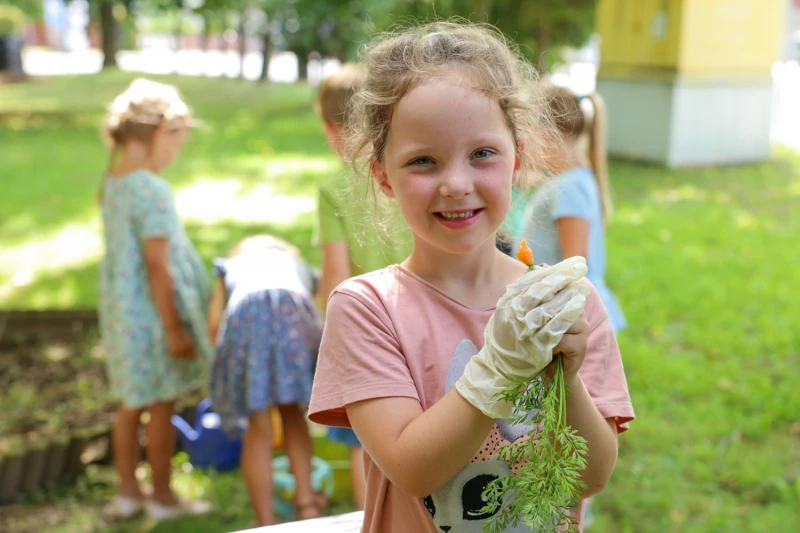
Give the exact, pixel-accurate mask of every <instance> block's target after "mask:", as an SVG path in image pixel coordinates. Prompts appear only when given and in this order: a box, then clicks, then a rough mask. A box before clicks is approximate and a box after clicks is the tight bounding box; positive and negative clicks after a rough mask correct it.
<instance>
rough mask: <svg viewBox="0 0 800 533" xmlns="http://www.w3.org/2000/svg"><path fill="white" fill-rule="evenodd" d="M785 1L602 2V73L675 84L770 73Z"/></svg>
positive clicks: (599, 14)
mask: <svg viewBox="0 0 800 533" xmlns="http://www.w3.org/2000/svg"><path fill="white" fill-rule="evenodd" d="M784 9H785V2H784V0H598V5H597V29H598V33H599V34H600V37H601V47H602V48H601V65H600V72H599V75H600V76H609V77H621V78H630V77H633V78H650V79H659V78H661V79H669V78H674V77H675V76H677V75H686V76H690V77H693V76H699V77H707V76H715V75H719V74H730V75H734V76H736V75H753V74H762V73H767V72H769V70H770V69H771V68H772V65H773V63H774V62H775V61H776V60H777V58H778V56H779V53H780V43H781V42H782V41H781V37H782V33H783V31H784V26H785V24H783V16H784Z"/></svg>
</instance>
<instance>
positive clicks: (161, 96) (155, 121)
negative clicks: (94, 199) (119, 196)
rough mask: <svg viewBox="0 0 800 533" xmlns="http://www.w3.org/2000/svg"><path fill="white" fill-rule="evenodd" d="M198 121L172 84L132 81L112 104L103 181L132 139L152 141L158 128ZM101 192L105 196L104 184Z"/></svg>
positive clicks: (105, 131)
mask: <svg viewBox="0 0 800 533" xmlns="http://www.w3.org/2000/svg"><path fill="white" fill-rule="evenodd" d="M191 125H196V121H193V120H192V113H191V111H190V109H189V106H187V105H186V103H185V102H184V101H183V98H181V95H180V93H179V92H178V89H176V88H175V87H173V86H172V85H166V84H164V83H158V82H155V81H151V80H147V79H144V78H139V79H136V80H134V81H133V82H131V84H130V85H129V86H128V88H127V89H125V91H124V92H122V94H120V95H119V96H117V97H116V98H115V99H114V101H113V102H111V105H110V106H109V107H108V113H107V115H106V119H105V122H104V123H103V138H104V140H105V141H106V144H108V146H109V155H108V163H107V165H106V169H105V172H104V174H103V182H105V178H106V176H107V175H108V174H109V173H110V172H111V169H112V167H113V166H114V163H115V162H116V160H117V158H118V157H119V155H120V153H121V151H122V148H123V147H124V146H125V144H126V143H128V142H130V141H136V142H140V143H142V144H145V145H149V144H150V143H151V142H152V140H153V137H154V136H155V133H156V131H157V130H158V128H160V127H162V126H165V127H167V128H168V129H177V128H181V127H183V126H191ZM100 188H101V190H100V191H99V196H100V197H102V185H101V187H100Z"/></svg>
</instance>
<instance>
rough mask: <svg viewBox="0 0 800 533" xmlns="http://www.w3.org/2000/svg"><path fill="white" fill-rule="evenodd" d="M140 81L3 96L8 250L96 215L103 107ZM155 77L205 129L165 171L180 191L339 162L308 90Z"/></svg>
mask: <svg viewBox="0 0 800 533" xmlns="http://www.w3.org/2000/svg"><path fill="white" fill-rule="evenodd" d="M133 77H134V76H133V75H124V74H121V73H110V74H108V75H105V74H104V75H101V76H83V77H72V78H67V79H63V80H44V81H42V82H40V83H36V82H34V83H32V84H25V85H26V87H25V89H26V90H25V91H22V89H21V88H20V89H18V90H17V88H15V91H12V90H10V89H7V88H2V87H0V146H2V147H3V159H2V161H0V174H2V175H3V176H6V177H8V176H10V177H12V178H13V179H4V180H0V213H2V214H3V216H2V219H1V220H0V240H2V241H3V242H4V244H5V245H7V246H8V245H13V244H18V243H21V242H24V241H25V240H26V239H29V238H30V237H31V236H42V235H43V234H47V233H49V232H53V231H55V230H57V229H58V228H60V227H61V226H63V225H64V224H65V223H67V222H83V221H87V220H90V219H91V218H93V217H95V216H97V202H96V194H97V190H98V187H99V184H100V181H101V175H102V173H103V171H104V168H105V166H106V164H107V159H108V153H107V150H106V148H105V147H104V146H103V144H102V142H101V135H100V131H101V127H100V126H101V124H102V118H103V112H104V111H103V108H104V106H105V104H106V103H107V102H108V101H109V100H110V99H111V98H112V97H113V96H114V94H116V93H117V92H119V91H121V90H122V89H123V88H124V87H125V86H126V85H127V83H128V82H129V81H130V79H132V78H133ZM155 78H157V79H165V80H166V81H168V82H170V83H177V84H178V85H179V87H180V88H181V89H182V90H183V92H184V94H185V95H186V97H187V101H188V102H189V103H190V105H191V106H192V107H193V109H194V110H195V112H196V114H197V115H198V116H199V117H200V118H201V119H202V120H203V121H204V122H205V124H206V126H205V127H204V128H202V129H199V130H196V131H194V132H193V134H192V135H191V136H190V139H189V141H188V142H187V144H186V146H185V148H184V150H183V152H182V154H181V156H180V158H179V159H178V161H176V163H175V164H174V165H173V166H171V167H170V168H168V169H167V170H166V172H165V177H166V178H167V179H168V180H169V181H170V182H171V183H173V184H174V185H175V186H177V187H180V186H182V185H186V184H189V183H192V182H193V181H195V180H197V179H200V178H206V179H214V178H231V177H233V178H236V179H241V180H243V181H245V182H250V181H259V180H263V179H265V174H266V171H267V169H268V168H269V166H270V164H271V163H272V162H273V161H277V160H280V159H281V158H285V157H287V156H289V157H293V158H298V159H303V158H314V157H323V158H331V157H332V156H331V151H330V149H329V147H328V146H327V143H326V142H325V138H324V135H323V133H322V128H321V126H320V123H319V118H318V117H317V116H316V115H315V114H314V112H313V110H312V100H313V94H312V91H311V89H310V88H309V87H307V86H303V85H296V86H287V85H274V86H264V85H259V84H253V83H242V82H240V81H237V80H225V79H213V80H212V79H203V78H188V79H186V78H180V77H166V78H160V77H155ZM28 93H30V94H28ZM87 93H88V95H91V96H87ZM4 99H5V100H6V101H5V102H2V100H4ZM9 100H10V101H11V102H10V103H9ZM286 185H289V186H291V183H287V184H286ZM281 192H284V193H287V194H291V193H292V192H291V189H289V190H283V191H281Z"/></svg>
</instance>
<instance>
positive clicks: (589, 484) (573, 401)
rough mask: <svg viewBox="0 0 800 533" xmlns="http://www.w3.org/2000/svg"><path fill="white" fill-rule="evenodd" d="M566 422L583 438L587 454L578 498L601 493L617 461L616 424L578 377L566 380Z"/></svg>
mask: <svg viewBox="0 0 800 533" xmlns="http://www.w3.org/2000/svg"><path fill="white" fill-rule="evenodd" d="M567 387H569V391H570V392H569V395H568V396H567V424H569V425H570V426H572V428H573V429H574V430H575V431H577V432H578V434H579V435H580V436H581V437H583V438H584V439H586V445H587V447H588V449H589V453H588V455H587V457H586V470H584V471H583V475H582V476H581V480H582V481H583V482H584V483H585V484H586V488H585V489H583V491H582V492H581V495H580V497H581V498H588V497H590V496H592V495H593V494H597V493H598V492H601V491H602V490H603V489H604V488H605V487H606V485H607V484H608V481H609V479H611V474H612V473H613V472H614V466H615V465H616V464H617V423H616V421H615V420H614V419H613V418H612V419H609V420H607V419H605V418H603V415H601V414H600V411H598V410H597V407H596V406H595V404H594V401H592V397H591V396H589V392H588V391H587V390H586V386H585V385H584V384H583V380H582V379H581V378H580V376H578V375H575V376H574V377H572V378H568V379H567Z"/></svg>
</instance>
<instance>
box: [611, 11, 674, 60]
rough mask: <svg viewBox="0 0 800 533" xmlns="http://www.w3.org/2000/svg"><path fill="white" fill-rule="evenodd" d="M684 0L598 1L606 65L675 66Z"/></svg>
mask: <svg viewBox="0 0 800 533" xmlns="http://www.w3.org/2000/svg"><path fill="white" fill-rule="evenodd" d="M682 8H683V0H666V1H665V0H598V2H597V29H598V33H599V34H600V38H601V43H602V44H601V46H602V54H601V59H602V62H603V64H609V65H619V66H629V67H631V66H643V67H655V68H665V69H674V68H675V67H676V66H677V63H678V51H679V43H680V20H681V10H682Z"/></svg>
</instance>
